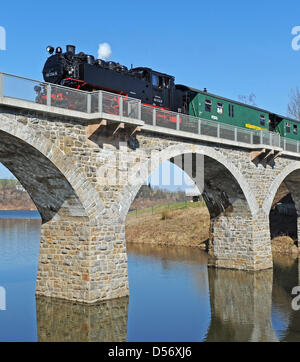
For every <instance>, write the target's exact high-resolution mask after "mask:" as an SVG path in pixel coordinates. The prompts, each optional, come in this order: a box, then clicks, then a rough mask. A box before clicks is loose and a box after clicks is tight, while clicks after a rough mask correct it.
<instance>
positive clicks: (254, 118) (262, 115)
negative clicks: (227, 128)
mask: <svg viewBox="0 0 300 362" xmlns="http://www.w3.org/2000/svg"><path fill="white" fill-rule="evenodd" d="M189 113H190V114H191V115H193V116H196V117H199V118H203V119H206V120H211V121H216V122H221V123H226V124H230V125H233V126H237V127H244V128H249V129H256V130H263V131H268V130H269V113H268V112H267V111H265V110H262V109H259V108H256V107H252V106H248V105H246V104H243V103H239V102H236V101H232V100H229V99H226V98H222V97H218V96H216V95H213V94H210V93H207V92H199V91H198V93H197V94H195V96H194V97H193V98H192V100H191V101H190V104H189Z"/></svg>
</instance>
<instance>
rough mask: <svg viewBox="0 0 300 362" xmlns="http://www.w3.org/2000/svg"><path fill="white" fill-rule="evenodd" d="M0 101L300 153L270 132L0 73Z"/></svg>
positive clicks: (293, 143)
mask: <svg viewBox="0 0 300 362" xmlns="http://www.w3.org/2000/svg"><path fill="white" fill-rule="evenodd" d="M0 97H8V98H15V99H20V100H25V101H29V102H34V103H38V104H44V105H47V106H51V107H58V108H64V109H69V110H76V111H79V112H83V113H104V114H107V115H114V116H119V117H120V118H122V117H127V118H132V119H135V120H142V121H144V122H145V124H148V125H151V126H155V127H162V128H167V129H171V130H175V131H176V130H177V131H184V132H189V133H194V134H198V135H204V136H210V137H213V138H216V142H217V139H220V140H229V141H235V142H240V143H244V144H250V145H265V146H271V147H280V148H282V149H283V150H284V151H289V152H293V153H300V143H299V141H296V140H292V139H289V138H283V137H280V135H279V134H277V133H274V132H266V131H261V130H254V129H247V128H242V127H235V126H233V125H230V124H224V123H220V122H216V121H210V120H206V119H202V118H198V117H194V116H190V115H186V114H182V113H176V112H171V111H168V110H164V109H160V108H157V107H151V106H146V105H143V104H141V101H140V100H139V99H136V98H131V97H128V96H126V95H119V94H115V93H110V92H105V91H96V92H86V91H81V90H75V89H71V88H68V87H63V86H60V85H56V84H51V83H45V82H40V81H37V80H32V79H29V78H24V77H19V76H16V75H12V74H7V73H0Z"/></svg>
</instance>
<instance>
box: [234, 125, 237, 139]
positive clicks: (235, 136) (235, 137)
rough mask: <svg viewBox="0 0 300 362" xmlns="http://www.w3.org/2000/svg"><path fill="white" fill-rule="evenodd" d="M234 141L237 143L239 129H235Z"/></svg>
mask: <svg viewBox="0 0 300 362" xmlns="http://www.w3.org/2000/svg"><path fill="white" fill-rule="evenodd" d="M234 140H235V142H237V128H236V127H234Z"/></svg>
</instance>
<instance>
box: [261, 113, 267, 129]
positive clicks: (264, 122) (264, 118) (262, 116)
mask: <svg viewBox="0 0 300 362" xmlns="http://www.w3.org/2000/svg"><path fill="white" fill-rule="evenodd" d="M260 125H261V126H265V125H266V117H265V116H264V115H263V114H261V115H260Z"/></svg>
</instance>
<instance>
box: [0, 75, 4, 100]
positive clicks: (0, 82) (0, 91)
mask: <svg viewBox="0 0 300 362" xmlns="http://www.w3.org/2000/svg"><path fill="white" fill-rule="evenodd" d="M2 97H4V74H3V73H0V98H2Z"/></svg>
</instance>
